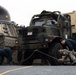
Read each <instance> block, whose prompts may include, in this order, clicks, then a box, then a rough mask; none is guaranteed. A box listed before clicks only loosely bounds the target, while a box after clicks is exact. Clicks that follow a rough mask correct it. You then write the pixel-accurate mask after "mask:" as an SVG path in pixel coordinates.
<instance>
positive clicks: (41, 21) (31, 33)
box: [18, 10, 72, 65]
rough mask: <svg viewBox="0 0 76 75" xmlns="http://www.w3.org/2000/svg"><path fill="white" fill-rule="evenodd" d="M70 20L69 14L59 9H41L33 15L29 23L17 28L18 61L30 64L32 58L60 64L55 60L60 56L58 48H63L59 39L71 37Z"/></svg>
mask: <svg viewBox="0 0 76 75" xmlns="http://www.w3.org/2000/svg"><path fill="white" fill-rule="evenodd" d="M70 22H71V21H70V16H69V15H67V14H65V15H62V14H61V12H59V11H54V12H50V11H45V10H43V11H42V12H41V13H40V14H37V15H34V16H33V17H32V19H31V22H30V25H29V26H28V27H25V28H21V29H20V30H19V38H20V39H21V41H20V43H21V45H20V47H21V49H20V50H19V51H18V61H19V62H23V63H22V64H24V65H30V64H32V63H33V60H34V59H43V60H44V62H45V63H46V64H48V61H49V62H50V64H51V65H58V64H60V63H59V62H58V61H57V59H59V58H60V57H61V55H60V54H59V51H58V50H59V49H62V48H63V47H62V45H61V44H60V39H61V38H71V37H72V35H71V23H70ZM21 53H22V55H21ZM47 60H48V61H47Z"/></svg>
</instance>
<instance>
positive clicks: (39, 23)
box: [32, 19, 57, 26]
mask: <svg viewBox="0 0 76 75" xmlns="http://www.w3.org/2000/svg"><path fill="white" fill-rule="evenodd" d="M45 24H46V25H56V24H57V21H56V20H54V19H52V20H51V19H34V20H33V21H32V25H34V26H42V25H45Z"/></svg>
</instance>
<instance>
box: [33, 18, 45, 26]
mask: <svg viewBox="0 0 76 75" xmlns="http://www.w3.org/2000/svg"><path fill="white" fill-rule="evenodd" d="M44 23H45V21H44V20H41V19H35V20H33V21H32V24H33V25H34V26H42V25H43V24H44Z"/></svg>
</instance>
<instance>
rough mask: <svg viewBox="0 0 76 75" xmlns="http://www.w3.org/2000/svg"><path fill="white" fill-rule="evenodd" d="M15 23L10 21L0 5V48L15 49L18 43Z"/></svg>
mask: <svg viewBox="0 0 76 75" xmlns="http://www.w3.org/2000/svg"><path fill="white" fill-rule="evenodd" d="M17 32H18V30H17V24H16V23H15V22H14V21H11V18H10V15H9V13H8V11H7V10H6V9H5V8H3V7H2V6H0V48H3V47H10V48H13V49H15V48H16V46H17V45H18V33H17Z"/></svg>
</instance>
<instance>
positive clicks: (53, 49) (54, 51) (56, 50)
mask: <svg viewBox="0 0 76 75" xmlns="http://www.w3.org/2000/svg"><path fill="white" fill-rule="evenodd" d="M60 49H63V47H62V45H61V44H60V43H54V44H53V45H52V47H50V48H49V55H51V56H53V57H54V58H57V59H59V58H61V55H60V53H59V50H60ZM49 61H50V64H51V65H62V63H60V62H58V60H56V59H53V58H50V59H49Z"/></svg>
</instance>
